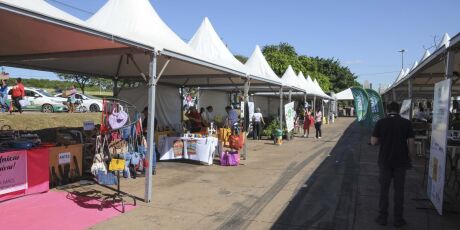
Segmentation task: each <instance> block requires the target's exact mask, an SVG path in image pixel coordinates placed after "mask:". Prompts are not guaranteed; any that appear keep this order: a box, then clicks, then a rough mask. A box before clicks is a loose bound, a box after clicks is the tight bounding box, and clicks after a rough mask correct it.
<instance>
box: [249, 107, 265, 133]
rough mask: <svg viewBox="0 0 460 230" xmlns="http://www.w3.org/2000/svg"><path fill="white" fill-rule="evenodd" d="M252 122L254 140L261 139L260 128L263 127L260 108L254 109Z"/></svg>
mask: <svg viewBox="0 0 460 230" xmlns="http://www.w3.org/2000/svg"><path fill="white" fill-rule="evenodd" d="M252 122H253V138H254V140H261V139H262V128H263V127H264V126H265V121H264V117H263V116H262V113H261V112H260V108H257V109H256V112H255V113H254V114H253V115H252Z"/></svg>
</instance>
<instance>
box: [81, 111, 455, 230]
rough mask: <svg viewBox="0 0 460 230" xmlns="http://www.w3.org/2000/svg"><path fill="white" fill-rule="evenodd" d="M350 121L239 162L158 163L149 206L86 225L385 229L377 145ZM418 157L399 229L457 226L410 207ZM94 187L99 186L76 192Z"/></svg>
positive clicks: (253, 146) (135, 184) (255, 147)
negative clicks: (377, 218)
mask: <svg viewBox="0 0 460 230" xmlns="http://www.w3.org/2000/svg"><path fill="white" fill-rule="evenodd" d="M353 121H354V119H352V118H340V119H338V120H337V121H336V123H334V124H330V125H324V126H323V138H322V139H319V140H316V139H314V138H308V139H306V138H301V137H296V138H294V140H292V141H290V142H285V143H284V144H283V145H282V146H275V145H273V144H272V142H271V141H250V142H249V152H248V159H247V160H245V161H242V163H243V165H240V166H238V167H221V166H218V165H213V166H204V165H198V164H193V163H190V162H160V163H159V164H158V169H157V170H158V173H157V175H155V176H154V183H153V200H152V202H151V203H149V204H146V203H143V202H138V208H136V209H134V210H132V211H130V212H127V213H125V214H123V215H121V216H118V217H116V218H113V219H110V220H108V221H105V222H102V223H100V224H98V225H96V226H94V227H93V228H92V229H331V230H332V229H391V228H382V227H380V226H377V225H376V224H375V223H374V222H373V219H374V217H375V216H376V215H377V213H378V208H377V207H378V205H377V204H378V182H377V166H376V157H377V152H378V149H377V148H376V147H373V146H369V145H368V144H367V143H368V140H369V139H368V138H369V132H368V131H366V130H365V129H363V128H362V127H360V126H359V125H357V124H355V123H353ZM420 162H421V161H420V160H416V162H415V163H417V164H415V165H416V167H414V169H413V170H411V171H409V172H408V176H407V178H408V179H407V182H406V208H405V210H406V219H407V221H408V223H409V224H408V226H407V227H405V228H403V229H458V226H460V225H459V222H460V218H458V216H457V215H449V214H448V215H446V216H443V217H440V216H439V215H437V214H436V212H434V211H433V210H420V209H417V207H418V206H427V204H426V202H422V203H420V202H419V201H414V200H413V198H423V197H424V195H423V194H425V193H424V191H425V190H426V189H425V187H424V185H422V184H421V178H422V176H423V164H422V163H420ZM94 189H96V190H101V187H100V186H95V185H93V186H86V187H80V188H78V189H77V190H79V191H82V192H85V191H87V192H91V191H92V190H94ZM122 190H123V191H126V192H128V193H130V194H133V195H136V196H138V197H143V192H144V179H143V178H138V179H135V180H123V181H122ZM390 200H391V199H390ZM390 210H391V209H390ZM390 213H391V211H390ZM389 221H390V222H389V223H390V224H391V223H392V222H391V221H392V220H391V219H390V220H389Z"/></svg>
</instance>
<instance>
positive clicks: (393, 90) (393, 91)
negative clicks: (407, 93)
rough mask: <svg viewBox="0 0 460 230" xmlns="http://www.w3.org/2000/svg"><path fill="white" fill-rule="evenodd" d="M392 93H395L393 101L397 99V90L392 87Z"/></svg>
mask: <svg viewBox="0 0 460 230" xmlns="http://www.w3.org/2000/svg"><path fill="white" fill-rule="evenodd" d="M391 93H392V94H393V101H396V90H395V89H392V90H391Z"/></svg>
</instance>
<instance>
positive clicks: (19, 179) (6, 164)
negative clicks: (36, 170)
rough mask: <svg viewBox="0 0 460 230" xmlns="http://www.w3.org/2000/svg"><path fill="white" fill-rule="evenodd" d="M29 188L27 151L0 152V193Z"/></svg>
mask: <svg viewBox="0 0 460 230" xmlns="http://www.w3.org/2000/svg"><path fill="white" fill-rule="evenodd" d="M24 189H27V153H26V151H25V150H23V151H11V152H6V153H0V195H3V194H7V193H10V192H15V191H19V190H24Z"/></svg>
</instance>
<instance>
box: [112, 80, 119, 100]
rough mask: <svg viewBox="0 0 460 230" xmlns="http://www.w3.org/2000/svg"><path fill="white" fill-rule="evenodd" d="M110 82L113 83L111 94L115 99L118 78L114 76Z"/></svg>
mask: <svg viewBox="0 0 460 230" xmlns="http://www.w3.org/2000/svg"><path fill="white" fill-rule="evenodd" d="M112 82H113V88H112V94H113V97H114V98H117V97H118V76H115V78H114V79H113V81H112Z"/></svg>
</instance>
